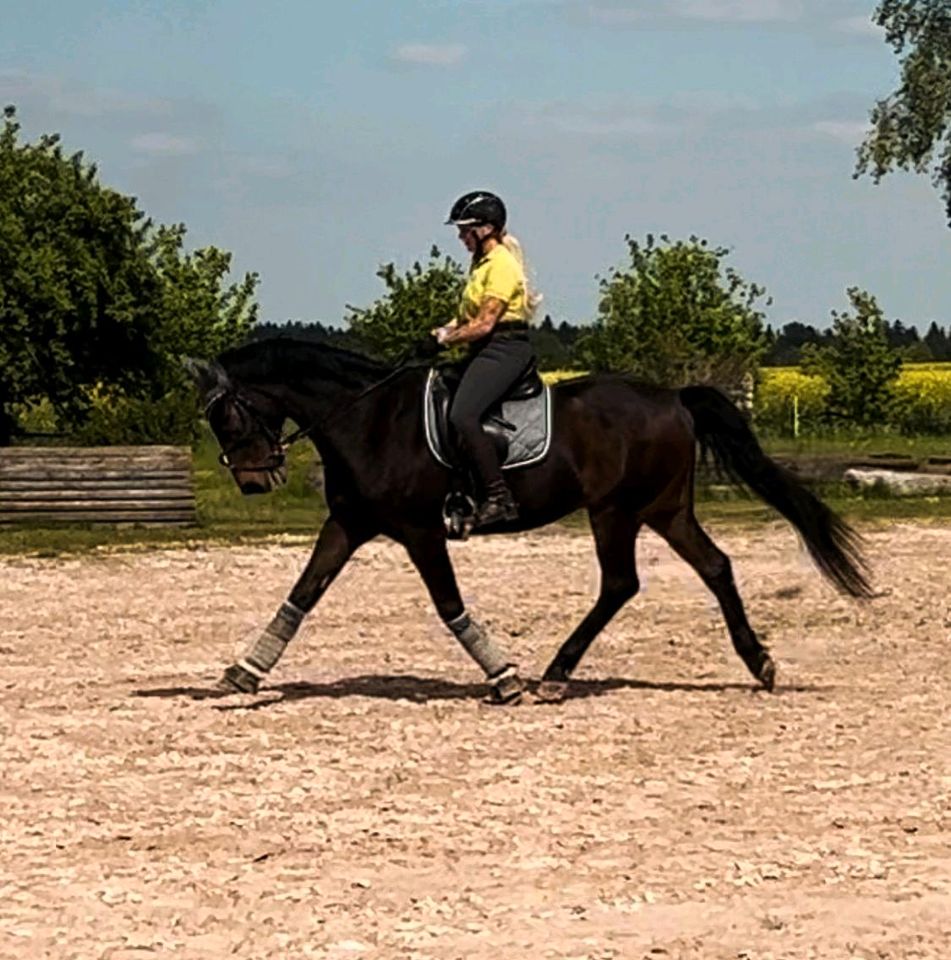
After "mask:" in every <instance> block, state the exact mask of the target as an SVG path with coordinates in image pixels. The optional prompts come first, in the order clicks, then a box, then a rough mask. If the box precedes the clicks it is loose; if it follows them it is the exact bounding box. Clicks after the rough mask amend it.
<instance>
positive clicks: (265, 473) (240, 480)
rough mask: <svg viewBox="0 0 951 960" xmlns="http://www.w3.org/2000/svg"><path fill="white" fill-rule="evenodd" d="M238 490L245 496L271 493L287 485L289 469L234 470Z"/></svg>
mask: <svg viewBox="0 0 951 960" xmlns="http://www.w3.org/2000/svg"><path fill="white" fill-rule="evenodd" d="M233 472H234V478H235V480H236V481H237V484H238V489H239V490H240V491H241V492H242V493H243V494H244V495H245V496H250V495H252V494H255V493H270V492H271V491H272V490H277V488H278V487H283V486H284V484H285V483H287V467H285V466H283V465H282V466H279V467H272V468H271V469H270V470H234V471H233Z"/></svg>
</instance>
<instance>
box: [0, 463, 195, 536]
mask: <svg viewBox="0 0 951 960" xmlns="http://www.w3.org/2000/svg"><path fill="white" fill-rule="evenodd" d="M63 522H70V523H76V522H79V523H135V524H144V525H149V526H152V525H157V524H174V525H178V526H184V525H187V524H193V523H195V522H196V513H195V492H194V488H193V485H192V473H191V450H190V449H189V448H188V447H173V446H138V447H0V524H11V523H30V524H34V525H45V524H53V523H63Z"/></svg>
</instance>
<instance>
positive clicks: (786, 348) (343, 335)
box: [250, 316, 951, 370]
mask: <svg viewBox="0 0 951 960" xmlns="http://www.w3.org/2000/svg"><path fill="white" fill-rule="evenodd" d="M585 329H586V328H585V327H583V326H575V325H573V324H570V323H567V322H565V321H562V322H561V323H560V324H558V325H557V326H556V325H555V323H554V322H553V321H552V319H551V317H550V316H546V317H545V319H544V320H543V321H542V322H541V323H539V324H538V325H537V326H535V327H533V328H532V330H531V333H530V336H531V339H532V342H533V344H534V347H535V352H536V354H537V355H538V359H539V365H540V367H541V369H543V370H565V369H569V368H571V367H572V366H573V365H575V364H574V347H575V344H576V342H577V340H578V337H580V336H581V335H583V334H584V332H585ZM885 331H886V333H887V336H888V342H889V343H890V344H891V345H892V346H893V347H895V348H896V349H897V350H899V351H900V352H901V354H902V357H903V358H904V359H905V360H908V361H916V360H918V361H927V360H938V361H941V360H947V361H951V327H948V328H945V327H940V326H938V324H937V322H936V321H932V323H931V326H929V327H928V330H927V332H926V333H925V335H924V336H921V334H919V333H918V330H917V329H916V328H915V327H906V326H905V325H904V324H903V323H902V322H901V320H896V321H895V322H894V323H889V322H888V321H886V322H885ZM830 335H831V334H830V331H829V330H819V329H817V328H816V327H813V326H812V325H811V324H807V323H799V322H798V321H794V322H793V323H787V324H785V325H784V326H783V327H782V328H780V329H779V330H774V329H773V328H772V327H771V326H768V327H767V328H766V336H767V338H768V343H769V346H768V348H767V351H766V354H765V356H764V357H763V364H764V366H769V367H794V366H796V365H798V363H799V361H800V357H801V354H802V348H803V347H804V346H805V345H806V344H807V343H818V344H825V343H828V342H829V339H830ZM270 337H295V338H297V339H301V340H316V341H321V342H329V343H333V344H335V345H337V346H340V347H346V348H348V349H350V350H361V349H364V345H363V344H361V342H360V340H359V338H358V337H356V336H355V335H354V334H353V333H352V332H351V331H350V330H348V329H346V328H343V327H333V326H329V325H327V326H325V325H324V324H322V323H318V322H312V323H307V322H304V321H302V320H288V321H287V322H285V323H270V322H267V323H265V322H259V323H256V324H255V325H254V327H252V329H251V332H250V339H252V340H264V339H268V338H270Z"/></svg>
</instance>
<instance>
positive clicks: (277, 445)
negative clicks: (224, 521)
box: [205, 389, 306, 474]
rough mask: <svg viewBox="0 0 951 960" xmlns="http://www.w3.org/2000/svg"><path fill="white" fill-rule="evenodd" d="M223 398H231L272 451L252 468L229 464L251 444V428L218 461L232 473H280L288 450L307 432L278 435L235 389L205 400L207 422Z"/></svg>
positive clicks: (223, 452) (297, 431)
mask: <svg viewBox="0 0 951 960" xmlns="http://www.w3.org/2000/svg"><path fill="white" fill-rule="evenodd" d="M225 397H228V398H230V400H231V402H232V403H233V404H234V405H235V406H236V407H237V408H238V409H239V410H241V411H243V412H244V413H245V414H246V415H247V417H248V418H249V419H250V420H251V423H252V424H253V427H254V428H257V431H259V432H260V433H261V434H262V435H263V436H264V438H265V439H266V440H267V442H268V443H269V444H270V447H271V451H270V454H269V457H268V459H267V460H265V461H264V462H263V463H259V464H252V465H251V466H244V467H239V466H237V465H236V464H234V463H232V460H231V457H232V455H233V454H234V453H235V451H237V450H241V449H242V448H243V447H247V446H249V445H250V444H251V443H253V442H254V439H255V438H256V436H257V433H256V432H255V431H254V429H252V430H251V431H248V432H247V433H246V434H245V436H244V437H242V438H241V439H239V440H236V441H235V442H234V443H232V444H231V445H230V446H229V447H228V448H227V449H223V450H222V451H221V453H220V454H219V455H218V462H219V463H220V464H221V465H222V466H223V467H227V468H228V469H229V470H230V471H231V472H232V473H235V474H238V473H257V472H259V471H261V472H265V473H270V472H271V471H273V470H279V469H280V468H281V467H283V466H284V463H285V462H286V460H287V448H288V447H289V446H290V445H291V444H292V443H293V442H294V441H295V440H297V439H298V438H299V437H300V436H301V435H302V434H303V433H305V432H306V431H303V430H295V431H294V432H293V433H292V434H290V435H288V436H286V437H280V436H278V435H277V434H276V433H275V432H274V431H273V430H272V429H271V428H270V427H269V426H268V425H267V422H266V421H265V419H264V417H262V416H261V414H260V413H259V412H258V410H257V408H256V407H255V406H254V404H253V403H251V401H250V400H248V399H247V398H245V397H243V396H242V395H241V394H240V393H239V392H238V391H237V390H234V389H226V390H219V391H218V392H217V393H215V394H214V395H213V396H212V397H211V398H210V399H209V400H208V402H207V403H206V404H205V419H206V420H207V419H208V417H209V414H210V413H211V410H212V408H213V407H214V406H216V405H217V404H218V403H220V402H221V401H222V400H223V399H225Z"/></svg>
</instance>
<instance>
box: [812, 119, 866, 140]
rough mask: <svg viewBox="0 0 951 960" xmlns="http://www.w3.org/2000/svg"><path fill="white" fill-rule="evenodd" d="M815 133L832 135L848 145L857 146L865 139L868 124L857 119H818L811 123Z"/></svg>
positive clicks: (834, 138)
mask: <svg viewBox="0 0 951 960" xmlns="http://www.w3.org/2000/svg"><path fill="white" fill-rule="evenodd" d="M812 129H813V130H815V131H816V133H821V134H823V135H824V136H827V137H832V139H833V140H839V141H841V142H842V143H847V144H849V145H850V146H858V144H859V143H860V142H861V141H862V140H864V139H865V135H866V133H868V129H869V125H868V123H865V122H859V121H858V120H818V121H817V122H816V123H814V124H813V125H812Z"/></svg>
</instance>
